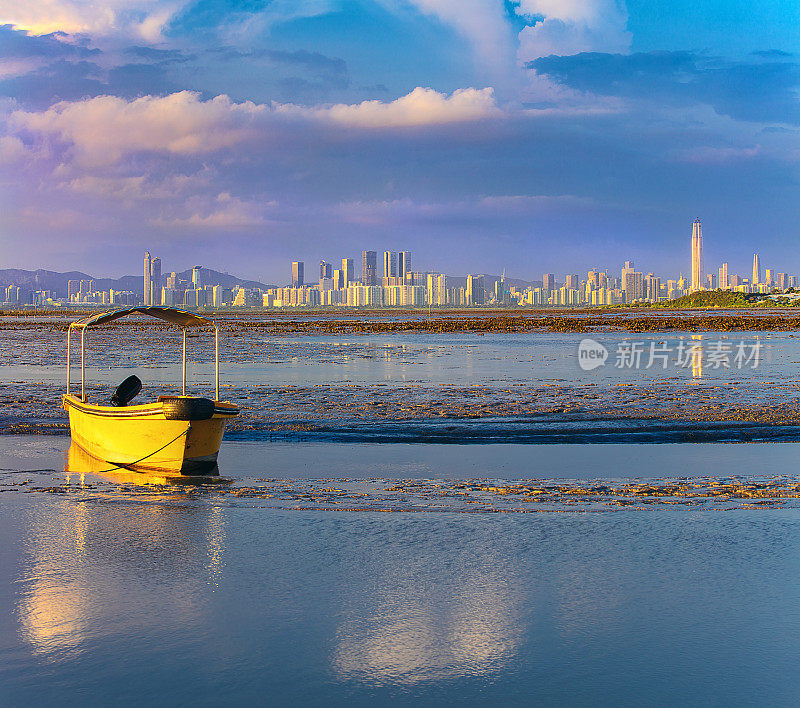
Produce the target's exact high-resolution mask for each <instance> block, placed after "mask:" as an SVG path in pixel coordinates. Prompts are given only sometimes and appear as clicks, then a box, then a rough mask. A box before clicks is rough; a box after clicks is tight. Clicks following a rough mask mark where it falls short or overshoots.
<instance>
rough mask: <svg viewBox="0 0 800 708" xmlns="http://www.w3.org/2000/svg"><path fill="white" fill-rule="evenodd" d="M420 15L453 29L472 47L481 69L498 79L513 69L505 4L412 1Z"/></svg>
mask: <svg viewBox="0 0 800 708" xmlns="http://www.w3.org/2000/svg"><path fill="white" fill-rule="evenodd" d="M410 2H411V4H412V5H414V6H416V7H417V8H418V9H419V10H420V11H421V12H423V13H424V14H427V15H433V16H434V17H436V18H437V19H438V20H440V21H441V22H443V23H445V24H448V25H450V26H452V27H453V28H454V29H455V30H456V31H457V32H458V33H459V34H461V35H462V36H464V37H466V38H467V39H468V40H469V41H470V42H471V44H472V46H473V48H474V50H475V54H476V57H477V59H478V66H479V68H488V69H490V71H491V72H492V74H493V75H495V76H499V75H500V74H501V73H504V72H507V71H508V69H509V68H510V67H511V66H513V61H514V56H513V37H514V35H513V32H512V30H511V26H510V24H509V22H508V20H507V18H506V16H505V10H504V8H503V3H502V2H496V1H495V0H410Z"/></svg>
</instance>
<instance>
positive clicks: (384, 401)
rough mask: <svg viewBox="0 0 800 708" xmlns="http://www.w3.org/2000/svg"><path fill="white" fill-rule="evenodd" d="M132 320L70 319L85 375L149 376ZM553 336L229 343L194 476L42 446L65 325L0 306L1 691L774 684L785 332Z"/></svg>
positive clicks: (59, 699) (784, 550)
mask: <svg viewBox="0 0 800 708" xmlns="http://www.w3.org/2000/svg"><path fill="white" fill-rule="evenodd" d="M150 336H151V335H149V334H146V333H145V332H144V331H143V330H139V329H134V330H132V331H131V332H130V333H128V334H126V336H125V337H121V336H120V334H119V330H113V329H109V330H103V331H102V332H98V333H97V338H96V339H93V340H92V344H91V350H90V351H91V359H90V362H91V364H90V366H89V368H88V369H87V373H88V376H89V383H90V386H89V394H90V396H91V397H92V399H93V400H104V399H106V398H107V397H108V395H109V394H110V391H111V390H112V388H113V386H114V385H115V384H116V383H118V382H119V381H121V380H122V379H123V378H125V377H126V376H127V375H129V374H130V373H137V374H138V375H139V376H140V377H141V378H142V379H143V380H144V384H145V388H144V390H143V393H142V398H144V399H145V400H148V399H152V398H153V397H154V396H155V395H156V394H157V393H163V392H167V390H174V386H175V381H176V380H177V378H178V376H179V358H178V356H179V351H180V349H179V347H180V343H179V340H178V339H177V338H176V337H175V336H174V334H168V333H167V334H165V333H163V332H162V333H160V334H159V335H158V339H157V341H158V342H159V346H157V347H154V346H153V344H152V342H153V340H152V338H151V339H148V337H150ZM583 336H584V335H579V334H563V333H544V332H542V333H531V334H524V335H521V334H504V333H492V334H487V335H485V336H477V335H474V334H470V333H464V334H447V335H443V334H432V333H423V334H416V335H410V334H409V335H406V334H395V335H386V336H379V335H364V336H336V337H335V336H316V335H308V336H280V337H273V336H262V335H258V336H254V337H247V338H244V337H230V338H228V339H226V340H225V341H224V342H223V350H222V363H223V367H222V368H223V385H224V388H223V391H224V395H223V397H226V398H230V399H231V400H233V401H235V402H237V403H238V404H239V405H240V406H241V407H242V415H241V416H240V417H239V418H238V419H237V421H236V422H235V424H234V425H233V426H232V429H231V430H230V431H229V433H228V434H227V435H226V441H225V442H224V444H223V448H222V451H221V453H220V467H221V472H222V475H223V477H222V478H221V479H220V480H218V482H219V483H218V484H211V485H187V484H180V485H176V484H171V483H168V481H167V480H164V479H159V478H157V477H143V476H142V475H138V474H135V473H134V474H132V473H129V472H125V471H120V470H111V471H108V469H107V468H106V466H105V465H98V464H96V462H92V461H90V460H87V459H85V456H84V457H82V456H81V454H80V452H79V451H76V450H75V449H74V448H73V449H70V445H69V442H70V441H69V436H68V429H67V427H66V420H65V418H64V415H63V412H62V411H61V410H60V409H59V396H60V394H61V391H62V386H63V379H64V369H63V364H64V352H63V339H64V334H63V332H62V331H60V329H59V328H58V327H57V326H54V327H52V328H48V327H47V326H45V327H43V328H40V329H38V330H32V329H28V330H25V329H7V330H3V331H2V332H0V344H2V346H3V349H4V351H5V352H6V354H7V356H6V359H5V363H4V364H0V432H5V433H13V434H3V435H0V544H1V545H0V704H3V705H13V706H17V705H21V706H39V705H66V706H71V705H86V704H114V705H121V706H127V705H137V706H138V705H142V704H146V705H147V704H157V705H158V704H161V705H229V704H237V705H238V704H245V703H258V704H262V703H269V704H273V705H298V704H299V705H306V704H308V705H325V706H328V705H334V706H339V705H343V706H360V705H364V706H374V705H383V704H390V705H396V704H402V705H440V704H447V705H450V704H465V705H478V704H480V705H485V704H492V703H494V704H497V705H531V704H545V705H548V704H554V703H558V704H568V705H587V706H589V705H592V706H594V705H613V706H616V705H621V704H622V705H675V704H680V705H684V704H688V705H724V706H729V705H754V704H757V705H761V704H767V705H787V706H788V705H791V706H794V705H796V704H797V703H798V700H800V678H798V672H797V671H796V666H795V664H796V663H797V657H798V656H800V470H798V465H797V460H798V459H799V458H800V406H798V403H797V400H798V396H800V387H799V386H798V383H797V381H798V378H800V349H798V340H797V339H796V338H795V337H794V336H793V335H792V333H781V332H772V333H763V332H761V333H756V332H750V333H741V334H739V333H735V334H734V333H722V334H720V335H719V336H717V333H714V332H711V333H704V334H702V335H697V334H695V333H691V332H671V333H669V334H657V333H656V334H654V333H647V334H643V335H632V334H631V333H599V334H597V335H596V339H597V340H598V341H600V342H602V343H604V344H605V345H606V346H607V347H608V348H609V350H611V351H613V350H614V348H615V347H616V346H618V345H619V343H620V342H622V341H624V340H626V339H627V340H639V341H643V342H645V343H646V345H647V346H649V344H650V343H655V344H659V343H661V344H663V343H666V344H667V345H668V346H670V347H678V346H679V345H680V342H685V343H687V342H688V343H692V345H693V346H694V345H698V343H699V346H702V347H705V348H708V347H709V346H711V342H712V341H715V340H718V339H723V340H724V341H727V342H730V343H733V342H735V341H739V340H740V339H746V340H749V341H753V340H754V339H758V340H759V341H760V342H761V343H762V344H763V346H764V361H763V365H762V366H760V367H758V368H757V369H745V370H732V369H730V368H725V367H719V368H714V367H709V366H708V365H707V364H705V363H703V362H698V361H697V360H695V361H693V362H692V361H688V362H687V366H684V367H679V368H675V367H671V368H668V369H666V370H663V369H659V368H652V367H651V368H648V369H641V370H630V369H620V368H616V367H613V366H611V365H609V366H606V367H604V368H601V369H599V370H597V371H592V372H583V371H582V370H580V368H579V367H578V363H577V358H576V354H577V348H578V345H579V342H580V340H581V339H582V337H583ZM190 353H191V357H192V358H191V362H190V382H191V386H192V388H193V390H195V391H197V392H198V393H200V392H203V391H207V390H208V386H209V384H210V382H211V372H212V369H211V368H209V366H208V364H207V362H208V357H209V355H210V353H211V351H210V348H209V342H208V341H205V340H199V339H198V340H191V341H190ZM145 362H148V363H147V365H144V363H145ZM76 375H77V367H75V368H74V369H73V381H74V380H75V376H76ZM170 387H172V388H171V389H170ZM21 431H22V432H35V433H38V434H36V435H27V434H19V433H20V432H21ZM41 433H48V434H41ZM49 433H54V434H49ZM689 441H692V442H693V443H694V444H689ZM698 441H705V442H698ZM489 443H491V444H489ZM587 443H603V444H587ZM99 470H103V471H102V473H100V472H99Z"/></svg>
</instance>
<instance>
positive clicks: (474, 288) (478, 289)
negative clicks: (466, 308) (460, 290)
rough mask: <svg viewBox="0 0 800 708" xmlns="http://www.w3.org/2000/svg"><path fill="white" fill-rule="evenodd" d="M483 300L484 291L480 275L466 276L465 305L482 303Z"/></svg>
mask: <svg viewBox="0 0 800 708" xmlns="http://www.w3.org/2000/svg"><path fill="white" fill-rule="evenodd" d="M484 301H485V291H484V288H483V276H482V275H468V276H467V305H483V304H484Z"/></svg>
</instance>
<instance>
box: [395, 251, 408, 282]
mask: <svg viewBox="0 0 800 708" xmlns="http://www.w3.org/2000/svg"><path fill="white" fill-rule="evenodd" d="M410 272H411V251H400V252H399V253H398V254H397V277H398V278H403V280H405V277H406V273H410Z"/></svg>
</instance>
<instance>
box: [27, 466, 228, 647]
mask: <svg viewBox="0 0 800 708" xmlns="http://www.w3.org/2000/svg"><path fill="white" fill-rule="evenodd" d="M83 454H84V455H85V453H83ZM77 459H79V458H78V456H77V455H76V454H75V452H74V451H72V454H71V455H70V467H71V468H72V469H75V467H73V465H75V463H76V460H77ZM83 461H84V462H85V460H83ZM98 464H99V463H98ZM90 473H92V474H93V472H92V470H91V469H87V468H86V467H82V468H81V471H80V472H79V475H80V476H79V477H77V478H76V477H74V476H73V474H72V473H70V481H71V483H72V484H75V483H76V482H77V483H78V484H81V483H83V482H84V481H85V483H86V484H87V485H91V486H89V487H87V497H86V498H85V499H83V500H77V499H75V498H74V497H72V498H69V499H67V498H49V499H48V500H47V501H48V503H47V504H42V505H35V506H31V507H30V508H29V509H28V511H27V524H26V526H27V529H26V530H27V538H26V539H25V547H26V552H27V555H28V558H27V559H26V561H25V563H24V566H25V567H24V571H23V578H24V580H22V581H21V584H20V595H19V600H18V602H17V607H16V614H17V618H18V627H19V633H20V635H21V637H22V638H23V639H24V640H25V641H26V642H27V643H28V644H29V645H30V646H31V648H32V650H33V652H34V654H35V655H37V656H39V657H40V658H41V659H44V660H46V661H49V662H58V663H61V662H70V661H74V660H75V659H78V658H79V657H81V656H83V655H84V653H85V652H90V653H93V654H94V655H97V654H96V653H97V651H98V642H101V641H103V638H105V639H106V640H107V639H108V638H109V637H110V636H111V637H116V638H123V637H125V636H128V637H131V638H133V637H147V638H148V639H147V641H148V642H150V643H151V646H152V647H154V648H157V649H158V650H161V646H163V647H164V650H168V649H169V648H170V647H174V646H175V644H176V643H177V641H178V640H177V638H176V637H178V636H183V637H184V638H185V637H186V636H187V635H191V634H192V632H198V631H200V628H201V627H202V625H203V622H204V621H205V620H204V615H205V614H206V611H207V606H208V602H209V600H208V596H209V592H210V591H213V589H214V587H215V586H216V585H217V584H218V581H219V578H220V575H221V571H222V566H223V556H224V550H225V543H226V541H225V524H224V519H223V516H222V514H221V510H220V509H219V508H218V507H215V506H210V505H197V504H186V503H185V501H186V500H185V495H184V494H181V493H179V490H177V489H176V488H174V487H173V488H170V487H163V486H162V487H157V486H152V487H151V490H150V491H146V490H142V491H141V492H139V491H138V490H136V491H133V492H131V491H127V492H125V493H124V494H123V493H122V492H121V491H116V492H115V491H114V490H113V489H112V490H111V491H108V492H105V491H99V489H100V485H96V484H91V483H92V482H93V481H94V480H91V479H89V478H88V477H86V475H88V474H90ZM116 474H117V473H108V474H104V475H103V476H104V477H107V478H109V479H114V480H115V481H123V480H122V478H121V477H120V478H117V477H116ZM119 474H124V475H126V477H125V479H124V481H125V482H136V481H137V479H138V483H141V484H145V483H146V482H145V481H144V479H143V477H146V476H147V475H137V474H136V473H129V472H124V471H123V472H122V473H119ZM82 480H83V481H82ZM150 484H151V485H152V480H151V481H150ZM139 494H146V502H147V503H131V502H132V501H136V499H135V497H136V496H138V495H139ZM142 501H144V500H142ZM156 598H157V603H158V608H159V609H158V613H153V612H152V608H153V602H154V600H155V599H156ZM148 608H150V609H148ZM165 616H168V617H169V618H170V624H169V625H165V626H164V627H161V626H159V619H158V618H161V619H162V620H163V617H165ZM162 624H163V621H162Z"/></svg>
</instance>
